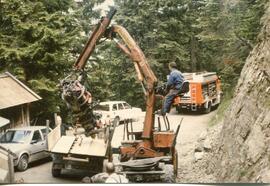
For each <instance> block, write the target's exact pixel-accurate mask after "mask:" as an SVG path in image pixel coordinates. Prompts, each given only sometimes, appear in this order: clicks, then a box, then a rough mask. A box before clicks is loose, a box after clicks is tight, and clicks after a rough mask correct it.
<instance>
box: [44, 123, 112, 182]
mask: <svg viewBox="0 0 270 186" xmlns="http://www.w3.org/2000/svg"><path fill="white" fill-rule="evenodd" d="M60 128H61V126H60V125H59V126H57V127H56V128H55V129H54V130H52V131H51V132H50V133H49V134H48V151H49V152H50V153H51V154H52V158H53V165H52V175H53V176H54V177H59V176H60V175H61V172H62V170H63V169H69V170H72V169H80V170H87V171H88V172H89V175H94V174H97V173H101V172H103V171H104V168H103V167H104V162H105V161H108V160H111V158H112V154H111V153H112V152H111V139H112V135H113V132H114V127H112V126H108V127H105V128H103V129H99V130H97V131H96V133H95V135H91V136H92V137H91V136H88V137H86V136H85V135H84V134H75V135H74V130H71V131H68V132H67V135H63V136H61V132H60ZM93 132H94V131H93Z"/></svg>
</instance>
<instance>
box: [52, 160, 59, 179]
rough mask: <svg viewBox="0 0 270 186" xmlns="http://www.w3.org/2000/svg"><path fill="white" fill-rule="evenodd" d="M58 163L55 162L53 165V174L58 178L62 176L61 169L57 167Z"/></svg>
mask: <svg viewBox="0 0 270 186" xmlns="http://www.w3.org/2000/svg"><path fill="white" fill-rule="evenodd" d="M56 166H57V164H55V163H53V165H52V176H53V177H55V178H57V177H60V176H61V169H60V168H56Z"/></svg>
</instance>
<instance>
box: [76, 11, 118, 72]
mask: <svg viewBox="0 0 270 186" xmlns="http://www.w3.org/2000/svg"><path fill="white" fill-rule="evenodd" d="M115 13H116V9H111V10H110V12H109V13H108V14H107V16H106V17H103V18H101V20H100V21H99V22H98V24H97V25H96V27H95V28H94V30H93V32H92V34H91V36H90V38H89V39H88V41H87V43H86V45H85V47H84V49H83V51H82V53H81V54H80V56H79V58H78V59H77V61H76V63H75V64H74V67H75V69H77V70H82V69H84V67H85V65H86V62H87V60H88V59H89V57H90V56H91V54H92V53H93V51H94V49H95V46H96V44H97V43H98V41H99V40H100V38H101V37H102V36H103V35H104V32H105V31H106V29H107V27H108V26H109V25H110V23H111V19H112V17H113V16H114V14H115Z"/></svg>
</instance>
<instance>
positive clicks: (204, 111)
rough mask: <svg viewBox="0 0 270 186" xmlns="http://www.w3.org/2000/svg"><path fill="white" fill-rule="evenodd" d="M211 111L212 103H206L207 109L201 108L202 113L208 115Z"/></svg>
mask: <svg viewBox="0 0 270 186" xmlns="http://www.w3.org/2000/svg"><path fill="white" fill-rule="evenodd" d="M211 109H212V103H211V102H208V106H207V108H205V107H204V108H203V113H204V114H208V113H209V112H211Z"/></svg>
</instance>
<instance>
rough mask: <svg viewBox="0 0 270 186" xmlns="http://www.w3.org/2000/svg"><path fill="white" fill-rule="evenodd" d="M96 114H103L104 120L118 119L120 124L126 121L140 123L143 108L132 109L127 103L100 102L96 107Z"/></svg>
mask: <svg viewBox="0 0 270 186" xmlns="http://www.w3.org/2000/svg"><path fill="white" fill-rule="evenodd" d="M95 112H97V113H101V114H102V118H103V120H110V121H113V120H114V119H116V120H117V122H118V123H122V122H124V120H132V121H138V120H139V118H140V116H142V109H141V108H135V107H131V106H130V105H129V104H128V103H127V102H125V101H107V102H100V103H99V105H97V106H96V107H95Z"/></svg>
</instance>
